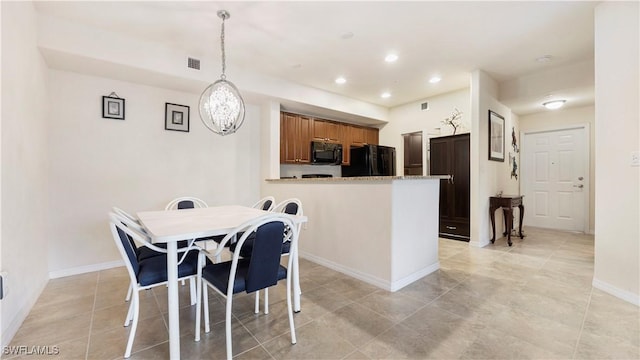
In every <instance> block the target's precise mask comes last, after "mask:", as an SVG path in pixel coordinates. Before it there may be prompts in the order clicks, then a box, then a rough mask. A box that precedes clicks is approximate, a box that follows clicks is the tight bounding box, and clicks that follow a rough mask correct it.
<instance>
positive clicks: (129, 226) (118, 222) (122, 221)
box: [109, 213, 200, 358]
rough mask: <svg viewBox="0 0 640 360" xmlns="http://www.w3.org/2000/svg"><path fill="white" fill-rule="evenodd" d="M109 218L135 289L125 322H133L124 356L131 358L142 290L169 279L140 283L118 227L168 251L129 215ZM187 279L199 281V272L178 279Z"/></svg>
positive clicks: (198, 299)
mask: <svg viewBox="0 0 640 360" xmlns="http://www.w3.org/2000/svg"><path fill="white" fill-rule="evenodd" d="M109 219H110V224H109V225H110V228H111V234H112V236H113V238H114V240H115V243H116V246H117V248H118V251H120V255H121V256H122V258H123V260H125V267H126V268H127V272H128V273H129V278H130V280H131V286H132V290H133V291H132V293H133V294H132V297H131V299H132V301H131V304H130V305H129V311H128V312H127V319H126V320H125V323H124V326H125V327H126V326H129V324H131V331H130V333H129V339H128V340H127V347H126V349H125V353H124V358H129V357H130V356H131V349H132V348H133V341H134V339H135V335H136V330H137V328H138V318H139V315H140V291H141V290H147V289H151V288H154V287H157V286H161V285H166V284H167V281H164V282H159V283H155V284H152V285H146V286H142V285H140V284H139V283H138V281H137V278H136V274H135V272H134V271H133V267H132V265H131V262H130V261H129V260H128V256H127V252H126V250H125V249H124V247H123V245H122V241H121V240H120V235H119V234H118V231H117V228H119V229H121V230H122V231H124V232H125V233H126V234H127V235H129V236H131V237H132V238H133V240H134V241H135V242H139V243H142V244H144V246H148V247H150V248H151V249H154V250H156V251H161V252H162V251H164V252H166V249H162V248H159V247H157V246H154V245H153V244H152V243H151V242H150V241H149V238H148V237H147V236H146V234H144V233H141V232H139V230H140V229H141V227H139V224H137V222H136V221H134V220H132V219H130V218H129V217H128V216H126V215H121V214H117V213H109ZM123 225H125V226H123ZM189 250H190V249H189ZM179 251H180V250H179ZM199 259H200V257H199ZM198 265H200V264H198ZM185 279H190V280H193V281H197V280H198V277H197V273H196V274H194V275H189V276H185V277H182V278H179V279H178V280H185ZM199 301H200V298H196V305H197V306H199Z"/></svg>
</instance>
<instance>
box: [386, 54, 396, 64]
mask: <svg viewBox="0 0 640 360" xmlns="http://www.w3.org/2000/svg"><path fill="white" fill-rule="evenodd" d="M396 60H398V55H396V54H389V55H387V56H385V57H384V61H386V62H388V63H391V62H395V61H396Z"/></svg>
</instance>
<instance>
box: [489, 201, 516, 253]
mask: <svg viewBox="0 0 640 360" xmlns="http://www.w3.org/2000/svg"><path fill="white" fill-rule="evenodd" d="M516 206H517V207H518V209H520V226H519V227H520V229H519V230H520V239H524V234H523V233H522V219H523V218H524V205H523V204H522V195H514V196H510V195H502V196H492V197H490V198H489V216H490V217H491V228H492V229H493V237H492V238H491V243H492V244H493V243H494V242H495V241H496V210H498V209H500V208H502V211H503V212H504V225H505V228H506V230H505V233H504V235H506V236H507V243H508V244H509V246H511V245H512V243H511V230H512V229H513V208H514V207H516Z"/></svg>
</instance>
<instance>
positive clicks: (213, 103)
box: [198, 10, 244, 135]
mask: <svg viewBox="0 0 640 360" xmlns="http://www.w3.org/2000/svg"><path fill="white" fill-rule="evenodd" d="M230 16H231V15H229V12H227V11H226V10H220V11H218V17H219V18H221V19H222V30H221V32H220V47H221V48H222V75H220V79H219V80H217V81H216V82H214V83H213V84H211V85H209V86H208V87H207V88H206V89H204V91H203V92H202V95H200V103H199V105H198V107H199V110H200V119H201V120H202V122H203V123H204V125H205V126H206V127H207V128H209V130H211V131H213V132H214V133H216V134H219V135H229V134H233V133H235V132H236V131H237V130H238V129H239V128H240V126H242V123H243V122H244V101H243V100H242V96H240V92H239V91H238V88H236V86H235V85H233V83H232V82H230V81H227V77H226V75H225V70H226V54H225V52H224V21H225V20H226V19H228V18H229V17H230Z"/></svg>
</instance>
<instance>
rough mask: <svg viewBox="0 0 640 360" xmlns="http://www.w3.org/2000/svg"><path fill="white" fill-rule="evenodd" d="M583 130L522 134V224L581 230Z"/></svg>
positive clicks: (584, 166) (584, 190)
mask: <svg viewBox="0 0 640 360" xmlns="http://www.w3.org/2000/svg"><path fill="white" fill-rule="evenodd" d="M585 144H586V130H585V128H578V129H569V130H558V131H549V132H540V133H531V134H525V136H524V142H523V149H522V151H523V154H522V155H523V156H522V170H523V171H522V180H523V183H524V186H523V194H524V196H525V197H524V200H523V202H524V205H525V208H524V209H525V210H524V225H529V226H536V227H543V228H549V229H561V230H570V231H585V218H586V216H588V215H587V214H588V209H587V206H588V191H587V189H588V184H589V181H588V179H587V176H589V167H588V165H587V164H588V163H587V161H588V151H587V147H586V146H585Z"/></svg>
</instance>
